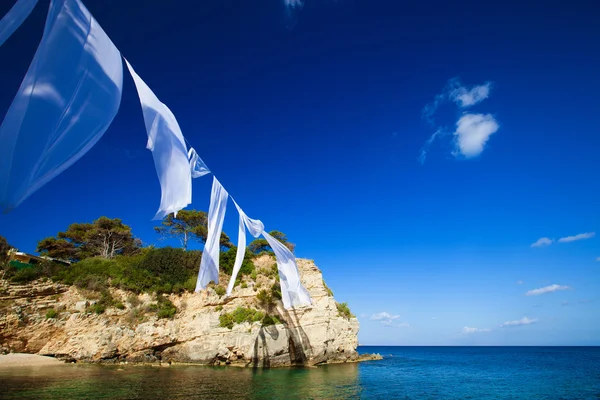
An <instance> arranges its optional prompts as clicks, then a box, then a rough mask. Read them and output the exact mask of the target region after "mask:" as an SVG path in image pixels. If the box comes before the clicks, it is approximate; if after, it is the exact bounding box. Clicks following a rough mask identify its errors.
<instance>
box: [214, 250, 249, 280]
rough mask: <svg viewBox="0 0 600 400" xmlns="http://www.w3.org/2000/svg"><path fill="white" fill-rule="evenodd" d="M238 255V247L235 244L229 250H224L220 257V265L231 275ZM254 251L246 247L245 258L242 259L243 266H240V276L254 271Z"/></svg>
mask: <svg viewBox="0 0 600 400" xmlns="http://www.w3.org/2000/svg"><path fill="white" fill-rule="evenodd" d="M236 255H237V247H236V246H233V247H231V248H230V249H229V250H227V251H225V252H222V253H221V255H220V257H219V266H220V268H221V270H222V271H223V272H224V273H226V274H227V275H229V276H231V274H232V273H233V266H234V264H235V257H236ZM252 256H253V255H252V253H251V252H250V251H249V250H248V249H246V253H245V254H244V260H243V261H242V266H241V267H240V271H239V273H238V276H240V277H241V276H244V275H250V274H252V273H253V272H254V268H255V267H254V263H253V262H252Z"/></svg>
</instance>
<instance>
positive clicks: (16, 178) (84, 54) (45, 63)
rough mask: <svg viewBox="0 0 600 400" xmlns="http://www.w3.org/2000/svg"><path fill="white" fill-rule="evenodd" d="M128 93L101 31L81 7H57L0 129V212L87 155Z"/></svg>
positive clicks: (65, 0) (67, 2)
mask: <svg viewBox="0 0 600 400" xmlns="http://www.w3.org/2000/svg"><path fill="white" fill-rule="evenodd" d="M11 11H12V10H11ZM122 88H123V64H122V61H121V56H120V53H119V51H118V50H117V48H116V47H115V46H114V44H113V43H112V42H111V41H110V39H109V38H108V36H107V35H106V33H104V31H103V30H102V28H101V27H100V25H98V23H97V22H96V20H95V19H94V18H93V17H92V15H91V14H90V13H89V11H88V10H87V9H86V8H85V6H84V5H83V4H82V3H81V2H80V1H79V0H53V1H52V3H51V5H50V10H49V12H48V17H47V19H46V26H45V28H44V34H43V37H42V40H41V42H40V45H39V46H38V49H37V51H36V53H35V55H34V57H33V61H32V62H31V65H30V66H29V70H28V71H27V74H26V75H25V78H24V79H23V82H22V83H21V87H20V88H19V90H18V92H17V94H16V96H15V98H14V100H13V102H12V104H11V106H10V108H9V110H8V112H7V114H6V117H5V118H4V121H3V122H2V125H0V144H1V145H0V208H3V209H5V210H10V209H12V208H14V207H16V206H17V205H19V204H20V203H21V202H22V201H23V200H25V199H26V198H27V197H28V196H30V195H31V194H32V193H33V192H35V191H36V190H37V189H39V188H40V187H42V186H43V185H44V184H46V183H48V182H49V181H50V180H52V179H53V178H54V177H56V176H57V175H58V174H60V173H61V172H63V171H64V170H65V169H67V168H68V167H70V166H71V165H72V164H73V163H74V162H75V161H77V160H78V159H79V158H81V157H82V156H83V155H84V154H85V153H86V152H87V151H89V150H90V149H91V148H92V146H94V144H96V142H97V141H98V140H99V139H100V138H101V137H102V135H103V134H104V132H105V131H106V129H108V126H109V125H110V124H111V122H112V120H113V118H114V117H115V115H116V113H117V111H118V109H119V105H120V103H121V92H122ZM188 170H189V168H188Z"/></svg>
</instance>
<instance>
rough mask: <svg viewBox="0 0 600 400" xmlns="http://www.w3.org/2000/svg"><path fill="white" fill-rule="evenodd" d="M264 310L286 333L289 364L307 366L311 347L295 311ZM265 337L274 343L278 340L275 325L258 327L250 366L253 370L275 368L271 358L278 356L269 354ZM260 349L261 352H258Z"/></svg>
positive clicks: (277, 308) (271, 308) (270, 308)
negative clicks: (275, 317)
mask: <svg viewBox="0 0 600 400" xmlns="http://www.w3.org/2000/svg"><path fill="white" fill-rule="evenodd" d="M266 310H267V312H268V313H269V314H272V315H275V316H277V318H278V319H279V321H281V323H282V324H283V326H284V327H285V329H286V331H287V332H288V354H289V364H290V365H296V366H304V365H307V364H308V362H309V360H310V358H311V356H312V346H311V344H310V340H309V339H308V335H307V334H306V332H305V331H304V328H302V326H301V325H300V318H298V314H297V312H296V310H294V309H292V310H289V311H288V310H285V309H283V308H279V307H268V308H267V309H266ZM266 335H269V336H270V337H271V339H273V340H274V341H276V340H277V339H278V338H279V335H280V332H279V330H278V329H277V326H276V325H263V326H261V327H260V330H259V332H258V335H257V336H256V340H255V341H254V357H253V359H252V365H253V367H255V368H257V367H260V366H262V367H266V368H269V367H271V366H275V365H273V364H274V363H273V362H272V360H271V358H272V357H275V356H278V354H273V355H271V354H270V353H269V346H268V343H267V338H266ZM261 349H262V352H260V350H261ZM277 364H278V363H277ZM286 364H287V363H286Z"/></svg>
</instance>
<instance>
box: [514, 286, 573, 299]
mask: <svg viewBox="0 0 600 400" xmlns="http://www.w3.org/2000/svg"><path fill="white" fill-rule="evenodd" d="M567 289H570V287H569V286H562V285H557V284H554V285H549V286H544V287H541V288H539V289H533V290H530V291H528V292H527V293H525V296H539V295H540V294H545V293H552V292H557V291H559V290H567Z"/></svg>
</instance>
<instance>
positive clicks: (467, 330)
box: [462, 326, 492, 335]
mask: <svg viewBox="0 0 600 400" xmlns="http://www.w3.org/2000/svg"><path fill="white" fill-rule="evenodd" d="M462 331H463V333H464V334H465V335H469V334H471V333H483V332H491V331H492V330H491V329H488V328H470V327H468V326H465V327H464V328H463V330H462Z"/></svg>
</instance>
